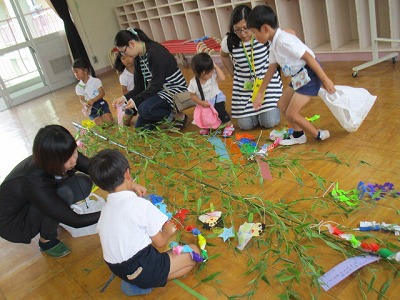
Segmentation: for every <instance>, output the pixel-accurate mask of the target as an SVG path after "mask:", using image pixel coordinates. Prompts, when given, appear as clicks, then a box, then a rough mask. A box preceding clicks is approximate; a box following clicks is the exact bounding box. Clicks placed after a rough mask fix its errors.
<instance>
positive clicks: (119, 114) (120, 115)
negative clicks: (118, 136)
mask: <svg viewBox="0 0 400 300" xmlns="http://www.w3.org/2000/svg"><path fill="white" fill-rule="evenodd" d="M123 117H124V111H123V110H122V105H119V106H117V120H118V125H123Z"/></svg>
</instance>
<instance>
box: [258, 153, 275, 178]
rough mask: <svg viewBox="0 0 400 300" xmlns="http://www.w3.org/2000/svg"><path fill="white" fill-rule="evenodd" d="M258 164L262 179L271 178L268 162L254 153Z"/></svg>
mask: <svg viewBox="0 0 400 300" xmlns="http://www.w3.org/2000/svg"><path fill="white" fill-rule="evenodd" d="M256 159H257V162H258V165H259V166H260V171H261V176H262V178H263V179H267V180H272V174H271V171H270V169H269V164H268V163H267V162H266V161H263V160H261V157H260V156H258V155H256Z"/></svg>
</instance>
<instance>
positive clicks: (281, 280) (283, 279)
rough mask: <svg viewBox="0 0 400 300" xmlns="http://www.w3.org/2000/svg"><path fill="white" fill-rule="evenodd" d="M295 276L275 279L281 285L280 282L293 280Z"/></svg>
mask: <svg viewBox="0 0 400 300" xmlns="http://www.w3.org/2000/svg"><path fill="white" fill-rule="evenodd" d="M295 277H296V276H294V275H286V276H280V277H279V278H277V280H278V281H279V282H280V283H282V282H286V281H290V280H292V279H294V278H295Z"/></svg>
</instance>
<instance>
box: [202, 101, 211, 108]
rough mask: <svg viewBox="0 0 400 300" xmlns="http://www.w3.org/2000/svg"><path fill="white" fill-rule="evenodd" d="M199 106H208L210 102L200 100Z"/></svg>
mask: <svg viewBox="0 0 400 300" xmlns="http://www.w3.org/2000/svg"><path fill="white" fill-rule="evenodd" d="M201 106H203V107H210V106H211V104H210V102H208V101H201Z"/></svg>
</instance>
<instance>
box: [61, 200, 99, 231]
mask: <svg viewBox="0 0 400 300" xmlns="http://www.w3.org/2000/svg"><path fill="white" fill-rule="evenodd" d="M91 198H92V199H91ZM93 198H94V199H93ZM105 203H106V202H105V201H104V199H103V198H101V197H100V196H98V195H96V194H94V193H92V194H90V195H89V197H87V198H86V199H85V200H82V201H81V202H79V203H76V204H72V205H71V209H72V210H73V211H74V212H75V213H77V214H79V215H83V214H90V213H94V212H98V211H100V210H101V209H102V208H103V206H104V204H105ZM60 225H61V226H62V227H64V229H65V230H67V231H68V232H69V233H70V234H71V235H72V237H81V236H86V235H91V234H96V233H97V230H96V227H97V223H96V224H93V225H89V226H86V227H81V228H74V227H71V226H68V225H65V224H62V223H61V224H60Z"/></svg>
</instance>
